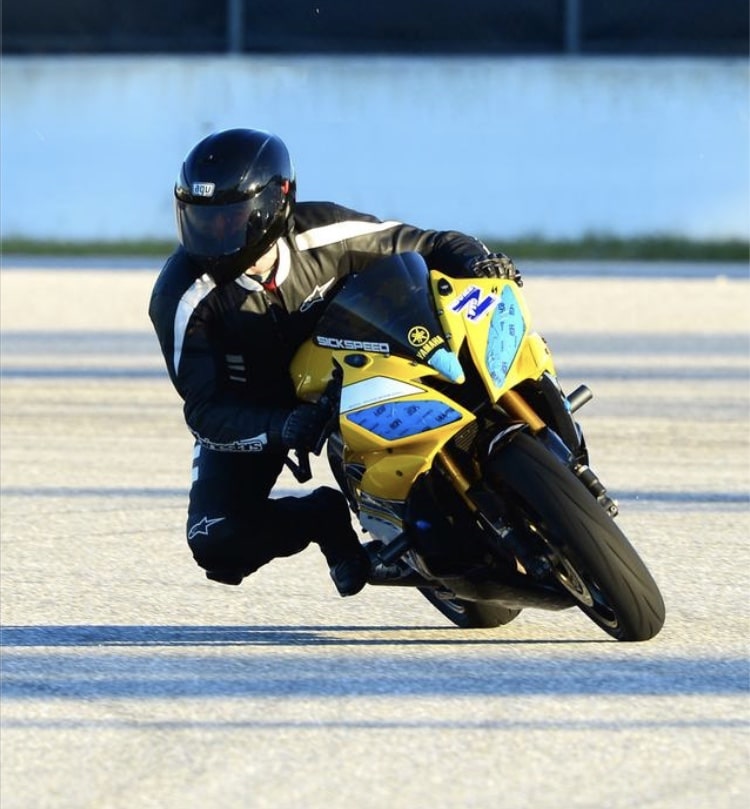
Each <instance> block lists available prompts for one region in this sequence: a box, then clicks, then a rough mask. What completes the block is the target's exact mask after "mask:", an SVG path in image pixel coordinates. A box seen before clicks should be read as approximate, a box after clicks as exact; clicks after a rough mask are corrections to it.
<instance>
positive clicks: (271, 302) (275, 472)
mask: <svg viewBox="0 0 750 809" xmlns="http://www.w3.org/2000/svg"><path fill="white" fill-rule="evenodd" d="M174 196H175V209H176V217H177V232H178V236H179V242H180V245H179V247H178V248H177V249H176V251H175V252H174V253H173V254H172V255H171V256H170V257H169V259H168V260H167V262H166V263H165V265H164V267H163V269H162V271H161V274H160V275H159V277H158V279H157V281H156V285H155V286H154V290H153V294H152V297H151V302H150V306H149V315H150V317H151V320H152V322H153V325H154V328H155V329H156V333H157V335H158V338H159V342H160V344H161V348H162V352H163V354H164V359H165V361H166V365H167V370H168V372H169V376H170V379H171V380H172V383H173V384H174V386H175V388H176V389H177V392H178V393H179V395H180V396H181V398H182V399H183V401H184V416H185V421H186V423H187V425H188V427H189V429H190V431H191V432H192V433H193V435H194V436H195V448H194V452H193V469H192V486H191V489H190V497H189V507H188V519H187V541H188V545H189V546H190V549H191V551H192V553H193V557H194V558H195V561H196V562H197V563H198V565H200V567H202V568H204V569H205V571H206V576H207V577H208V578H209V579H212V580H214V581H218V582H223V583H224V584H239V583H240V582H241V581H242V579H243V578H244V577H245V576H248V575H250V574H251V573H253V572H254V571H255V570H257V569H258V568H259V567H261V566H262V565H264V564H266V563H267V562H269V561H271V560H272V559H274V558H276V557H281V556H291V555H292V554H295V553H298V552H299V551H302V550H303V549H304V548H305V547H307V545H308V544H309V543H310V542H311V541H312V542H316V543H317V544H318V545H319V546H320V549H321V550H322V552H323V554H324V556H325V558H326V561H327V563H328V566H329V568H330V573H331V577H332V579H333V582H334V584H335V585H336V588H337V590H338V591H339V593H340V594H341V595H343V596H347V595H353V594H355V593H358V592H359V591H360V590H361V589H362V587H364V585H365V584H366V583H367V580H368V578H369V577H370V575H371V570H370V562H369V557H368V555H367V553H366V552H365V550H364V548H363V546H362V545H361V544H360V542H359V539H358V537H357V534H356V533H355V531H354V529H353V528H352V525H351V521H350V515H349V508H348V505H347V502H346V499H345V498H344V496H343V495H342V494H341V493H340V492H339V491H338V490H336V489H333V488H330V487H326V486H323V487H320V488H318V489H316V490H315V491H313V492H312V493H310V494H307V495H305V496H300V497H295V496H284V497H274V498H271V497H270V495H271V490H272V488H273V486H274V484H275V483H276V480H277V478H278V476H279V475H280V473H281V471H282V468H283V465H284V460H285V458H286V455H287V453H288V451H289V450H292V449H294V450H298V451H309V450H312V449H314V448H315V447H316V445H318V444H319V439H321V437H322V436H323V434H324V431H325V430H326V427H327V425H328V424H329V422H330V421H331V417H332V415H333V405H332V403H331V401H330V399H329V398H328V397H322V399H321V401H319V402H318V403H317V404H310V403H302V402H300V401H299V400H297V399H296V398H295V394H294V389H293V386H292V382H291V378H290V375H289V364H290V361H291V359H292V357H293V355H294V353H295V351H296V349H297V348H299V346H300V345H301V344H302V343H303V342H304V341H305V340H306V339H307V338H308V337H309V336H310V334H311V332H312V330H313V328H314V326H315V323H316V322H317V320H318V319H319V318H320V316H321V314H322V313H323V310H324V308H325V300H326V296H327V295H329V294H330V293H331V291H332V290H333V288H334V286H335V284H336V282H337V281H338V280H339V279H340V278H342V277H343V276H346V275H347V274H349V273H352V272H357V271H359V270H361V269H362V268H364V267H365V266H366V265H367V264H368V263H370V262H372V261H373V260H375V259H376V258H379V257H381V256H384V255H391V254H394V253H401V252H406V251H416V252H419V253H421V254H422V255H423V256H424V257H425V259H426V261H427V263H428V265H429V266H430V267H434V268H436V269H440V270H442V271H443V272H445V273H447V274H450V275H454V276H464V277H466V276H469V277H471V276H472V275H476V276H497V275H499V274H501V273H502V274H505V273H507V272H509V271H512V270H513V265H512V263H511V262H510V259H508V258H507V257H506V256H503V255H502V254H491V253H489V252H488V250H487V248H486V247H485V246H484V245H483V244H482V243H481V242H479V241H477V240H476V239H473V238H471V237H469V236H465V235H463V234H461V233H457V232H455V231H444V232H441V231H435V230H420V229H418V228H416V227H412V226H411V225H406V224H402V223H400V222H395V221H381V220H379V219H376V218H375V217H374V216H370V215H367V214H362V213H357V212H355V211H352V210H349V209H347V208H344V207H341V206H339V205H336V204H333V203H330V202H306V203H296V200H295V174H294V168H293V166H292V161H291V159H290V156H289V153H288V151H287V148H286V146H285V145H284V143H283V142H282V141H281V140H280V139H279V138H278V137H277V136H275V135H272V134H270V133H267V132H263V131H259V130H252V129H230V130H225V131H222V132H218V133H215V134H213V135H209V136H208V137H206V138H204V139H203V140H201V141H200V142H199V143H198V144H197V145H196V146H195V147H194V148H193V149H192V150H191V151H190V153H189V154H188V155H187V157H186V158H185V161H184V163H183V165H182V169H181V172H180V175H179V178H178V180H177V182H176V185H175V189H174Z"/></svg>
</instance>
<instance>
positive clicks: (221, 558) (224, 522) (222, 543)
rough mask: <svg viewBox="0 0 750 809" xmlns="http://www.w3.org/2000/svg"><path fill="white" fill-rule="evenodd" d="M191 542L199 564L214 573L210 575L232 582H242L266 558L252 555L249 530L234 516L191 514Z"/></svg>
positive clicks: (219, 579) (191, 547)
mask: <svg viewBox="0 0 750 809" xmlns="http://www.w3.org/2000/svg"><path fill="white" fill-rule="evenodd" d="M187 542H188V546H189V547H190V550H191V551H192V553H193V558H194V559H195V561H196V562H197V563H198V565H199V566H200V567H202V568H203V569H204V570H206V571H209V572H211V573H212V574H214V575H211V576H209V578H213V579H216V580H217V581H225V580H226V583H228V584H239V582H240V581H241V580H242V578H243V577H244V576H247V575H249V574H250V573H252V572H253V571H254V570H257V569H258V568H259V567H260V565H261V564H263V561H265V560H259V559H253V558H252V557H253V554H251V553H250V552H249V551H250V548H249V543H248V537H247V534H246V532H245V531H242V530H241V528H240V526H238V525H236V523H235V521H234V520H232V519H231V518H230V517H210V516H206V515H203V516H201V517H196V516H195V515H193V514H191V515H190V516H189V517H188V523H187ZM220 576H221V577H220ZM229 579H231V581H229Z"/></svg>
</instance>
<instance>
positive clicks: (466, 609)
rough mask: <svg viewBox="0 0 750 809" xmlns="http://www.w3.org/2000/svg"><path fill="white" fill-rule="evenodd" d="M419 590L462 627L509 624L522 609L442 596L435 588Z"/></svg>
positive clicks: (474, 627) (477, 627)
mask: <svg viewBox="0 0 750 809" xmlns="http://www.w3.org/2000/svg"><path fill="white" fill-rule="evenodd" d="M418 590H419V592H420V593H422V595H423V596H424V597H425V598H426V599H427V600H428V601H429V602H430V604H432V606H433V607H435V609H436V610H438V612H441V613H442V614H443V615H444V616H445V617H446V618H447V619H448V620H449V621H452V622H453V623H454V624H455V625H456V626H460V627H461V629H490V628H492V627H496V626H503V625H504V624H509V623H510V622H511V621H512V620H513V619H514V618H516V617H517V616H518V614H519V613H520V612H521V610H513V609H509V608H508V607H503V606H501V605H499V604H488V603H482V602H479V601H465V600H464V599H461V598H450V599H446V598H440V597H439V596H438V595H437V594H436V592H435V591H434V590H430V589H429V588H427V587H419V588H418Z"/></svg>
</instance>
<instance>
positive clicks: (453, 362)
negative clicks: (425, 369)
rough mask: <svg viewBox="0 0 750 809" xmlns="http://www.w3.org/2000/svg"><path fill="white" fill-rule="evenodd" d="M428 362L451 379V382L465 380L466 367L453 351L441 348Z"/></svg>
mask: <svg viewBox="0 0 750 809" xmlns="http://www.w3.org/2000/svg"><path fill="white" fill-rule="evenodd" d="M427 364H428V365H429V366H430V367H431V368H434V369H435V370H436V371H437V372H438V373H439V374H442V376H444V377H445V378H446V379H450V381H451V382H463V379H464V369H463V368H462V367H461V363H460V362H459V360H458V357H457V356H456V355H455V354H454V353H453V352H452V351H448V350H447V349H445V348H439V349H438V350H437V351H436V352H435V353H434V354H433V355H432V356H431V357H430V359H428V360H427Z"/></svg>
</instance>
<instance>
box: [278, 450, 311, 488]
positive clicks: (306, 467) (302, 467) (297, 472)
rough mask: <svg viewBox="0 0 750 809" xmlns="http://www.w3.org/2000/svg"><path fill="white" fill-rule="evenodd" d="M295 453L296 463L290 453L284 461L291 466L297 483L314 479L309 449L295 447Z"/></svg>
mask: <svg viewBox="0 0 750 809" xmlns="http://www.w3.org/2000/svg"><path fill="white" fill-rule="evenodd" d="M294 454H295V455H296V456H297V462H296V463H295V462H294V461H293V460H292V459H291V458H290V457H289V456H288V455H287V456H286V458H284V463H285V464H286V466H288V467H289V470H290V471H291V473H292V474H293V475H294V479H295V480H296V481H297V483H307V481H308V480H311V479H312V469H311V467H310V453H309V452H308V451H307V450H298V449H295V450H294Z"/></svg>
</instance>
